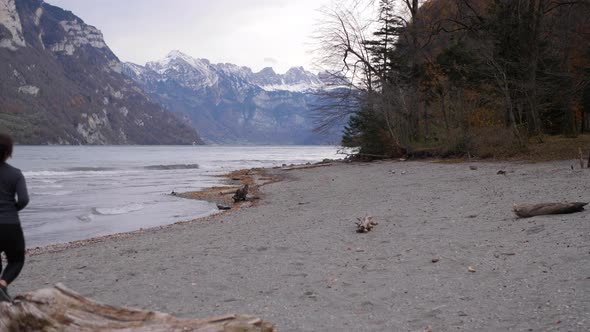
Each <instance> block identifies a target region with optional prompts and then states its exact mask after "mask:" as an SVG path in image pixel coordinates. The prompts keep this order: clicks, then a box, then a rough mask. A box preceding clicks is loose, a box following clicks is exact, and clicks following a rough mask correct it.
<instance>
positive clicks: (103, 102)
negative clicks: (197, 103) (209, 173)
mask: <svg viewBox="0 0 590 332" xmlns="http://www.w3.org/2000/svg"><path fill="white" fill-rule="evenodd" d="M124 67H126V66H124V64H123V63H121V61H119V59H118V58H117V57H116V56H115V55H114V54H113V52H112V51H111V50H110V49H109V47H108V46H107V44H106V43H105V41H104V39H103V37H102V34H101V33H100V31H99V30H98V29H96V28H95V27H92V26H89V25H87V24H85V23H84V21H83V20H82V19H80V18H79V17H77V16H75V15H74V14H73V13H71V12H69V11H65V10H63V9H61V8H58V7H55V6H51V5H49V4H46V3H44V2H43V1H41V0H0V76H1V77H2V79H1V80H0V130H2V131H9V132H11V133H12V134H13V135H14V137H15V140H16V141H17V142H19V143H24V144H191V143H202V140H201V139H200V137H199V135H198V134H197V132H196V131H195V130H194V129H193V128H191V127H190V125H189V124H188V123H187V122H186V121H183V120H182V119H179V118H177V117H176V116H174V115H172V113H170V112H169V111H168V110H166V109H165V108H164V107H162V106H161V105H160V104H159V103H157V102H156V101H155V100H153V99H152V98H151V96H149V95H148V94H146V93H145V92H144V91H143V90H142V88H141V87H140V86H139V85H138V84H137V83H136V82H134V81H133V80H131V79H129V78H128V77H127V76H125V75H123V74H122V71H123V68H124Z"/></svg>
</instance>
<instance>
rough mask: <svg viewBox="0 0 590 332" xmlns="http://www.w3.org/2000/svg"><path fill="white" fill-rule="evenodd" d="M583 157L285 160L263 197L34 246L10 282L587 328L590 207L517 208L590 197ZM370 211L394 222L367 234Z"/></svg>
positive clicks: (202, 302) (244, 306) (365, 327)
mask: <svg viewBox="0 0 590 332" xmlns="http://www.w3.org/2000/svg"><path fill="white" fill-rule="evenodd" d="M571 164H572V162H567V161H564V162H551V163H538V164H527V163H510V162H505V163H469V164H443V163H434V162H377V163H370V164H336V165H334V166H331V167H320V168H313V169H303V170H291V171H284V170H271V172H273V173H275V174H279V175H282V176H284V177H285V179H284V180H283V181H281V182H278V183H273V184H270V185H267V186H265V187H263V190H262V191H263V193H264V197H263V199H262V200H261V201H260V202H259V203H258V204H257V205H256V206H254V207H250V208H243V209H240V210H236V211H232V212H230V213H227V214H223V215H220V216H217V217H214V218H210V219H208V220H202V221H195V222H192V223H187V224H181V225H174V226H172V227H168V228H163V229H159V230H150V231H144V232H140V233H137V234H133V235H132V236H128V237H126V238H113V239H109V240H106V241H104V242H101V243H90V244H88V245H86V246H82V247H76V248H71V249H68V250H64V251H61V252H56V253H45V254H41V255H36V256H32V257H30V258H28V262H27V264H26V267H25V269H24V271H23V273H22V275H21V276H20V278H19V279H18V280H17V281H16V282H15V283H14V284H13V286H12V288H11V291H12V292H13V293H19V292H25V291H30V290H33V289H37V288H42V287H47V286H49V285H52V284H54V283H57V282H62V283H64V284H65V285H66V286H68V287H70V288H72V289H74V290H76V291H78V292H80V293H82V294H83V295H85V296H89V297H92V298H94V299H97V300H99V301H101V302H106V303H110V304H115V305H125V306H134V307H141V308H145V309H151V310H158V311H165V312H170V313H174V314H177V315H179V316H182V317H207V316H213V315H222V314H226V313H243V314H253V315H256V316H259V317H261V318H264V319H267V320H270V321H271V322H273V323H275V324H276V325H277V326H278V328H279V330H280V331H424V330H428V329H432V331H452V330H464V331H529V330H530V331H554V330H555V331H587V330H588V329H589V328H590V213H589V212H588V211H584V212H581V213H576V214H571V215H556V216H541V217H534V218H530V219H515V218H514V215H513V213H512V211H511V207H512V204H513V203H525V202H529V203H536V202H544V201H589V200H590V191H589V189H590V170H571V169H570V165H571ZM469 166H475V167H477V169H476V170H471V169H470V167H469ZM475 167H474V168H475ZM498 170H506V171H507V174H506V175H505V176H504V175H497V174H496V172H497V171H498ZM366 214H370V215H372V216H374V217H375V219H376V221H378V222H379V225H377V226H376V227H375V228H374V229H373V231H371V232H369V233H365V234H358V233H356V232H355V226H354V221H355V220H356V217H362V216H364V215H366ZM433 258H438V259H439V261H438V262H436V263H433ZM434 260H436V259H434ZM469 267H472V268H474V269H475V272H470V271H468V268H469Z"/></svg>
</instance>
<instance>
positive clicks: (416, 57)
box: [317, 0, 590, 158]
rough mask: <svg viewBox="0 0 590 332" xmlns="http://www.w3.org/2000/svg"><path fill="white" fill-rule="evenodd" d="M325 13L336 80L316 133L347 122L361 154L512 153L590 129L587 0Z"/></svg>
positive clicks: (401, 0) (390, 1) (348, 138)
mask: <svg viewBox="0 0 590 332" xmlns="http://www.w3.org/2000/svg"><path fill="white" fill-rule="evenodd" d="M367 13H368V14H367ZM323 14H324V21H323V22H322V24H321V25H320V26H319V28H318V37H317V39H318V41H319V43H318V45H320V46H319V47H318V50H317V54H318V63H319V64H320V65H321V66H323V67H324V68H329V69H328V71H327V73H328V74H329V75H330V76H331V77H332V80H331V82H333V85H334V87H333V88H331V89H327V90H326V91H325V92H323V98H325V100H327V101H328V102H326V103H325V104H326V106H324V107H319V108H318V110H317V111H318V121H319V127H318V130H322V128H323V127H327V126H329V125H330V124H331V123H334V122H337V121H345V122H346V123H347V125H346V126H345V132H344V136H343V145H345V146H350V147H360V150H359V155H364V156H368V157H398V156H404V155H413V154H420V153H424V154H436V155H443V156H459V155H461V156H463V155H470V156H477V157H481V158H489V157H497V156H510V155H513V154H518V153H519V152H521V151H524V150H526V149H527V146H528V145H529V144H530V142H543V141H544V140H546V139H548V138H550V137H555V136H556V135H558V136H560V137H566V138H575V137H578V136H579V135H583V134H584V133H587V132H588V131H590V85H589V84H588V83H589V78H590V1H589V0H578V1H568V0H429V1H419V0H378V1H376V0H373V1H371V0H366V1H361V0H357V1H352V2H348V3H347V5H341V6H338V7H334V8H326V9H324V11H323ZM327 105H329V106H327ZM565 144H567V143H565Z"/></svg>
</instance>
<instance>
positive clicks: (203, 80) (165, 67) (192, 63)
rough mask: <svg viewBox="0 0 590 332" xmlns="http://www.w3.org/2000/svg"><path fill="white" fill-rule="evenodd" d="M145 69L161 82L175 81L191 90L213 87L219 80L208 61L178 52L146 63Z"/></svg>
mask: <svg viewBox="0 0 590 332" xmlns="http://www.w3.org/2000/svg"><path fill="white" fill-rule="evenodd" d="M145 67H146V68H148V69H150V70H152V71H154V72H156V73H158V74H159V75H161V76H162V79H163V80H164V79H176V80H178V81H182V82H183V83H184V84H185V85H186V86H188V87H190V88H193V89H199V88H205V87H210V86H214V85H215V84H216V83H217V82H218V80H219V77H218V75H217V73H216V71H215V68H213V66H212V65H211V63H210V62H209V60H207V59H195V58H193V57H191V56H189V55H186V54H184V53H182V52H180V51H172V52H170V53H168V55H166V57H165V58H164V59H161V60H158V61H152V62H148V63H146V65H145ZM136 69H137V68H136Z"/></svg>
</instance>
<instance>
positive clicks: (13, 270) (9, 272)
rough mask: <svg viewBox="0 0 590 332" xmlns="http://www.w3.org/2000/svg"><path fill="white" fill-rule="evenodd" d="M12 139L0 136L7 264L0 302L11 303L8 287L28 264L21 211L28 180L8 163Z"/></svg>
mask: <svg viewBox="0 0 590 332" xmlns="http://www.w3.org/2000/svg"><path fill="white" fill-rule="evenodd" d="M12 147H13V142H12V138H11V137H10V136H8V135H6V134H0V253H2V252H3V253H4V254H5V255H6V260H7V261H8V264H7V265H6V268H5V269H4V270H2V260H0V272H1V274H0V302H2V301H10V300H11V298H10V296H9V295H8V291H7V287H8V285H10V283H11V282H13V281H14V279H16V277H18V275H19V273H20V271H21V270H22V268H23V265H24V264H25V239H24V236H23V230H22V228H21V226H20V220H19V218H18V211H20V210H22V209H24V208H25V206H27V204H28V203H29V195H28V193H27V185H26V183H25V178H24V176H23V174H22V173H21V171H20V170H19V169H18V168H14V167H12V166H10V165H9V164H7V163H6V160H7V159H8V158H10V157H12Z"/></svg>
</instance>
